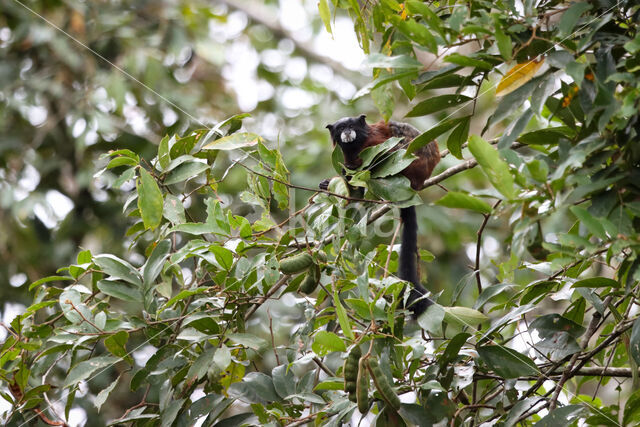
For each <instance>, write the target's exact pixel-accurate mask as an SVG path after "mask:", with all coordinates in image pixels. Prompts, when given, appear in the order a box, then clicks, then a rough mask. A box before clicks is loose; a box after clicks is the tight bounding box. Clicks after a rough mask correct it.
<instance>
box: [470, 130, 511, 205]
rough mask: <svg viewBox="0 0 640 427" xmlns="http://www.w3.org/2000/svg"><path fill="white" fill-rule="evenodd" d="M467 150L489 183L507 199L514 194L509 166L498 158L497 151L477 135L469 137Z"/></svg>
mask: <svg viewBox="0 0 640 427" xmlns="http://www.w3.org/2000/svg"><path fill="white" fill-rule="evenodd" d="M469 151H471V154H473V157H475V158H476V160H477V161H478V164H479V165H480V167H482V170H483V171H484V173H485V174H486V175H487V178H489V181H490V182H491V184H492V185H493V186H494V187H495V188H496V190H498V191H499V192H500V193H502V195H504V196H505V197H506V198H507V199H513V198H515V196H516V191H515V188H514V186H513V185H514V181H513V177H512V176H511V173H510V172H509V166H508V165H507V163H505V161H504V160H502V159H501V158H500V155H499V154H498V151H496V149H495V148H493V147H492V146H491V144H489V143H488V142H487V141H485V140H484V139H482V138H481V137H479V136H477V135H472V136H471V138H470V139H469Z"/></svg>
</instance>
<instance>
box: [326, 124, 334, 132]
mask: <svg viewBox="0 0 640 427" xmlns="http://www.w3.org/2000/svg"><path fill="white" fill-rule="evenodd" d="M325 127H326V128H327V129H329V132H331V131H332V130H333V125H327V126H325Z"/></svg>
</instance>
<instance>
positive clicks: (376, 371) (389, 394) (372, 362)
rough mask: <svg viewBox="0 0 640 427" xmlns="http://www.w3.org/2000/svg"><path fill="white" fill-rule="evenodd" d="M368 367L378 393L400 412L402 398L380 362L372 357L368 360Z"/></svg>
mask: <svg viewBox="0 0 640 427" xmlns="http://www.w3.org/2000/svg"><path fill="white" fill-rule="evenodd" d="M367 365H368V367H369V372H370V373H371V378H372V379H373V383H374V384H375V386H376V388H377V389H378V392H380V395H382V398H383V399H384V400H385V402H387V404H389V406H391V407H392V408H393V409H395V410H396V411H398V410H400V398H399V397H398V395H397V394H396V392H395V391H394V390H393V387H391V384H389V380H388V379H387V377H386V376H385V375H384V373H383V372H382V369H380V365H379V364H378V360H377V359H376V358H375V357H370V358H369V359H367Z"/></svg>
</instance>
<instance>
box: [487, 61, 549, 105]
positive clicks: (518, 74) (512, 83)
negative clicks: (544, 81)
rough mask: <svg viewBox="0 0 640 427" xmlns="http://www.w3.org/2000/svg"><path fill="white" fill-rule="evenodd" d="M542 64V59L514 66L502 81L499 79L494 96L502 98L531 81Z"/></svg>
mask: <svg viewBox="0 0 640 427" xmlns="http://www.w3.org/2000/svg"><path fill="white" fill-rule="evenodd" d="M542 64H544V58H541V59H532V60H531V61H528V62H525V63H523V64H516V65H514V66H513V67H512V68H511V69H509V71H507V73H506V74H505V75H504V76H503V77H502V79H500V83H498V87H497V89H496V96H504V95H506V94H508V93H511V92H513V91H514V90H516V89H518V88H519V87H520V86H522V85H523V84H525V83H526V82H528V81H529V80H531V79H532V78H533V77H534V76H535V75H536V72H537V71H538V70H539V69H540V67H542Z"/></svg>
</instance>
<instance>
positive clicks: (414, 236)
mask: <svg viewBox="0 0 640 427" xmlns="http://www.w3.org/2000/svg"><path fill="white" fill-rule="evenodd" d="M365 118H366V116H365V115H364V114H362V115H360V116H359V117H345V118H343V119H340V120H338V121H337V122H335V123H333V124H330V125H327V129H329V132H330V133H331V139H332V141H333V145H334V146H335V145H336V144H338V145H339V146H340V148H341V149H342V153H343V154H344V165H345V166H346V167H347V168H349V169H356V168H358V167H359V166H360V165H361V164H362V159H361V158H360V152H362V150H364V149H365V148H367V147H371V146H374V145H378V144H382V143H383V142H385V141H386V140H387V139H389V138H391V137H394V136H395V137H400V138H403V140H402V141H401V142H400V143H399V144H398V145H397V146H396V148H395V149H396V150H397V149H399V148H405V147H406V146H407V145H409V142H411V140H413V139H414V138H415V137H416V136H418V135H419V134H420V132H419V131H418V130H417V129H416V128H414V127H413V126H411V125H410V124H407V123H399V122H393V121H389V122H386V123H385V122H384V121H380V122H378V123H375V124H372V125H369V124H367V122H366V120H365ZM414 154H415V155H416V157H417V159H416V160H414V161H413V162H412V163H411V164H410V165H409V166H407V168H406V169H405V170H403V171H402V175H404V176H406V177H407V178H409V181H410V182H411V187H412V188H413V189H414V190H420V189H421V188H422V184H423V183H424V181H425V180H426V179H427V178H429V176H431V172H433V169H434V168H435V167H436V165H437V164H438V162H439V161H440V151H439V150H438V143H437V142H436V141H435V140H434V141H431V142H430V143H429V144H427V145H426V146H425V147H423V148H421V149H420V150H417V151H416V152H415V153H414ZM328 185H329V180H324V181H322V182H321V183H320V188H321V189H323V190H326V189H327V186H328ZM400 218H401V219H402V223H403V229H402V244H401V246H400V260H399V266H398V276H399V277H400V278H401V279H402V280H406V281H407V282H410V283H411V284H412V285H413V288H412V289H411V291H410V293H409V298H408V300H407V302H408V306H407V308H408V309H409V310H410V311H411V312H412V313H413V316H414V317H418V316H419V315H421V314H422V313H424V312H425V311H426V309H427V308H428V307H429V306H430V305H431V304H433V301H431V300H430V299H429V298H426V297H424V295H425V293H426V292H427V291H426V289H425V288H424V287H423V286H422V285H421V284H420V278H419V277H418V221H417V219H416V209H415V207H414V206H410V207H408V208H401V209H400Z"/></svg>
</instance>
